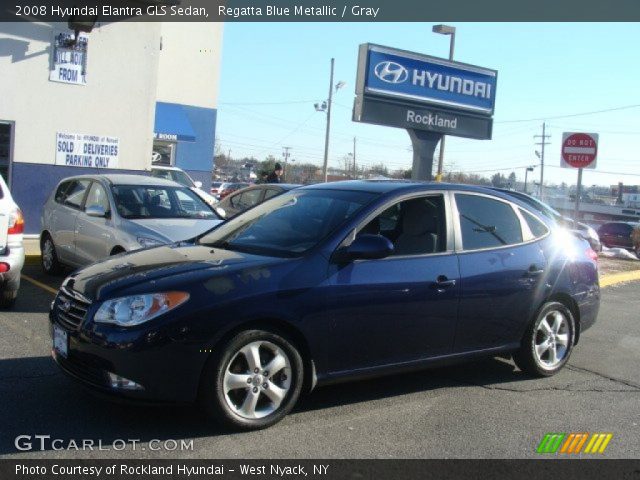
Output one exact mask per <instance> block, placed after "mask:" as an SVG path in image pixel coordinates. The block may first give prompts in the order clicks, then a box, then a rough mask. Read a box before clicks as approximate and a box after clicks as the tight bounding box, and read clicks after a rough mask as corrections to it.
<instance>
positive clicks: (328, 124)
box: [322, 58, 335, 183]
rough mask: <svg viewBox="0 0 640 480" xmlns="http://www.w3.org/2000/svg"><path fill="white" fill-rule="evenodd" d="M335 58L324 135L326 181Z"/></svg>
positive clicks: (323, 170) (323, 169)
mask: <svg viewBox="0 0 640 480" xmlns="http://www.w3.org/2000/svg"><path fill="white" fill-rule="evenodd" d="M334 64H335V59H334V58H332V59H331V75H330V76H329V100H328V102H327V104H328V105H327V131H326V132H325V137H324V164H323V167H322V176H323V179H324V182H325V183H326V182H327V168H328V167H329V132H330V130H331V100H332V99H333V66H334Z"/></svg>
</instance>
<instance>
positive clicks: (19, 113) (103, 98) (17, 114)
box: [0, 22, 161, 173]
mask: <svg viewBox="0 0 640 480" xmlns="http://www.w3.org/2000/svg"><path fill="white" fill-rule="evenodd" d="M160 30H161V24H159V23H151V22H147V23H134V22H121V23H116V24H105V25H102V26H99V27H97V28H94V30H93V31H92V32H91V33H90V34H88V35H89V46H88V63H87V85H85V86H82V85H70V84H64V83H57V82H51V81H49V66H50V62H51V55H52V50H53V48H52V44H53V37H54V32H59V31H69V30H68V28H67V26H66V24H46V23H39V24H35V23H26V22H15V23H13V22H12V23H0V72H2V74H1V75H0V92H3V93H2V100H1V101H0V120H10V121H15V145H14V158H13V159H14V161H15V162H27V163H42V164H53V163H54V162H55V141H56V132H68V133H83V134H94V135H109V136H113V137H118V138H119V139H120V155H119V168H124V169H135V170H138V169H144V168H145V167H148V165H149V163H150V155H151V150H152V142H153V124H154V115H155V95H156V89H157V78H158V61H159V58H158V54H159V49H160ZM124 53H126V61H124V60H123V59H122V57H124V56H125V55H123V54H124ZM79 170H81V169H79ZM78 173H81V171H79V172H78Z"/></svg>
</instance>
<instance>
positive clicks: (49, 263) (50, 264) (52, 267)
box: [40, 235, 62, 275]
mask: <svg viewBox="0 0 640 480" xmlns="http://www.w3.org/2000/svg"><path fill="white" fill-rule="evenodd" d="M41 248H42V254H41V257H40V261H41V262H42V269H43V270H44V272H45V273H46V274H48V275H58V274H59V273H60V272H61V271H62V265H61V264H60V262H59V261H58V253H57V252H56V246H55V245H54V243H53V240H52V239H51V237H50V236H49V235H45V237H44V239H43V241H42V247H41Z"/></svg>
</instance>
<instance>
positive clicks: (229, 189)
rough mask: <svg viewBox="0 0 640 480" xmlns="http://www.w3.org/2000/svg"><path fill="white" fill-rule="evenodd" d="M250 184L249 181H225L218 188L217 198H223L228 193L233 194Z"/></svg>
mask: <svg viewBox="0 0 640 480" xmlns="http://www.w3.org/2000/svg"><path fill="white" fill-rule="evenodd" d="M248 186H249V184H248V183H237V182H236V183H223V184H222V185H220V188H219V189H218V195H217V197H216V198H217V199H218V200H222V199H223V198H224V197H226V196H227V195H231V194H232V193H233V192H235V191H237V190H240V189H241V188H246V187H248Z"/></svg>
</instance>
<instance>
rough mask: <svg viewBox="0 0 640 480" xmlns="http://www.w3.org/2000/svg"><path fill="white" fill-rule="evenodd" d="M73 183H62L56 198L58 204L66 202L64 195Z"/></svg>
mask: <svg viewBox="0 0 640 480" xmlns="http://www.w3.org/2000/svg"><path fill="white" fill-rule="evenodd" d="M70 183H71V182H62V183H61V184H60V185H59V186H58V189H57V190H56V196H55V197H54V198H55V201H56V202H58V203H63V202H64V194H65V192H66V191H67V188H69V184H70Z"/></svg>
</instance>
